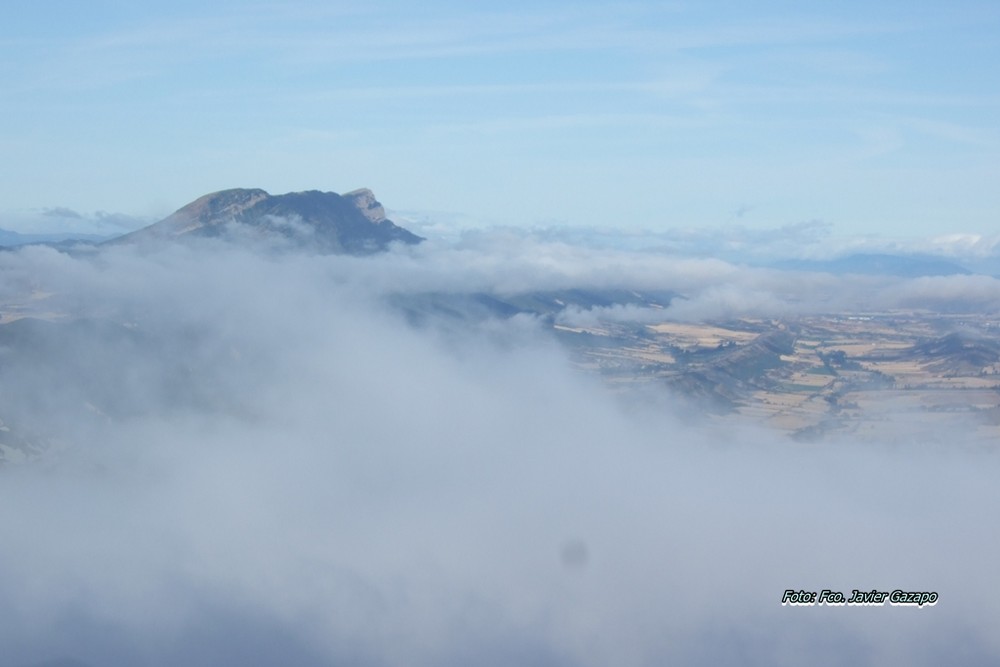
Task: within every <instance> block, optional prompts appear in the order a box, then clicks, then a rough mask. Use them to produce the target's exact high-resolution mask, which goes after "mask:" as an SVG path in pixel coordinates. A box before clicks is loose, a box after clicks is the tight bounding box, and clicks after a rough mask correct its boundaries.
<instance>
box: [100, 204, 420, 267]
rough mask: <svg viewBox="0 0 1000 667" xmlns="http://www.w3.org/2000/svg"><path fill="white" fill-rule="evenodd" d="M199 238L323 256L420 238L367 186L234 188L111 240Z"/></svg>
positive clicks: (369, 250)
mask: <svg viewBox="0 0 1000 667" xmlns="http://www.w3.org/2000/svg"><path fill="white" fill-rule="evenodd" d="M198 237H209V238H222V239H230V240H236V241H239V240H248V241H253V240H275V239H277V240H281V241H283V242H287V243H290V244H292V245H294V246H301V247H304V248H308V249H312V250H316V251H318V252H321V253H324V254H351V255H366V254H371V253H374V252H378V251H381V250H385V249H386V248H388V246H389V244H390V243H393V242H399V243H406V244H415V243H419V242H420V241H422V240H423V239H422V238H421V237H419V236H417V235H416V234H413V233H412V232H410V231H408V230H406V229H404V228H402V227H399V226H398V225H396V224H394V223H393V222H392V221H391V220H389V219H388V218H387V217H386V215H385V209H384V208H383V207H382V204H381V203H379V201H378V200H377V199H376V198H375V195H374V193H373V192H372V191H371V190H368V189H367V188H362V189H360V190H353V191H351V192H348V193H346V194H343V195H339V194H337V193H335V192H320V191H318V190H310V191H306V192H291V193H288V194H284V195H271V194H268V193H267V192H265V191H264V190H261V189H257V188H253V189H244V188H235V189H231V190H221V191H219V192H213V193H211V194H207V195H204V196H203V197H199V198H198V199H196V200H194V201H193V202H191V203H190V204H187V205H185V206H183V207H181V208H180V209H178V210H177V211H175V212H174V213H172V214H171V215H169V216H168V217H166V218H164V219H163V220H161V221H159V222H157V223H154V224H152V225H149V226H148V227H144V228H142V229H139V230H137V231H134V232H131V233H129V234H125V235H124V236H120V237H118V238H116V239H113V240H112V241H110V243H113V244H124V243H137V244H149V243H156V242H162V241H164V240H184V239H193V238H198Z"/></svg>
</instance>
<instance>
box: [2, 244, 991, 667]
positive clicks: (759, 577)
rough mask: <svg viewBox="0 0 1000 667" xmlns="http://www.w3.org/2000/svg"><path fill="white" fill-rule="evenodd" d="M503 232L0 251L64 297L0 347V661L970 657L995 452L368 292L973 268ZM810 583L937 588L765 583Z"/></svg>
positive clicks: (840, 292)
mask: <svg viewBox="0 0 1000 667" xmlns="http://www.w3.org/2000/svg"><path fill="white" fill-rule="evenodd" d="M508 241H509V242H508V244H507V245H504V244H498V243H496V240H495V239H493V240H491V242H490V243H489V244H486V243H483V244H481V245H476V244H470V243H467V244H465V245H463V246H459V247H447V248H445V247H440V246H438V247H435V246H434V245H433V244H425V246H424V247H418V248H414V249H405V250H404V249H399V250H398V251H396V252H392V253H387V254H384V255H381V256H377V257H371V258H363V259H358V258H347V257H312V256H299V255H292V254H281V255H277V256H265V255H258V254H252V253H247V252H243V251H240V250H236V249H232V248H222V247H206V248H202V249H198V248H184V247H176V248H170V249H166V250H163V251H160V252H156V253H151V254H150V253H147V254H139V253H135V252H133V251H132V250H130V249H128V248H115V249H111V250H108V251H104V252H101V253H99V254H95V255H93V256H88V257H82V258H72V257H69V256H67V255H65V254H59V253H56V252H54V251H51V250H47V249H39V248H28V249H24V250H21V251H18V252H14V253H4V254H2V255H0V303H3V304H8V306H9V305H10V304H23V303H24V302H25V298H26V297H29V296H31V295H32V294H33V295H34V296H35V297H36V298H35V300H34V301H29V302H28V303H29V305H30V306H31V307H32V308H34V309H35V311H37V312H42V311H43V310H52V311H57V312H61V313H66V314H68V315H69V316H70V317H71V318H82V317H86V318H89V320H88V321H83V322H77V325H76V326H70V325H68V324H63V325H60V328H59V333H53V334H51V336H50V337H49V338H44V339H43V338H39V336H42V337H44V336H46V335H49V334H44V333H43V334H39V333H38V331H36V330H30V331H29V332H28V334H29V335H30V336H31V337H32V338H31V340H32V341H36V343H37V345H41V346H42V347H41V348H37V347H36V348H32V349H40V350H42V351H41V352H39V353H38V355H37V356H36V357H35V358H32V359H28V360H25V359H24V358H23V355H20V356H19V355H14V354H12V353H11V351H12V350H15V349H16V350H23V349H25V348H24V347H17V346H19V345H21V343H16V344H15V343H11V342H8V343H6V348H5V349H3V350H0V353H2V354H0V360H2V365H0V387H2V390H0V391H2V396H3V404H2V405H0V411H2V412H0V418H2V419H3V420H4V422H5V424H6V425H7V426H8V427H10V428H11V432H14V431H15V430H19V431H20V432H21V433H22V434H23V433H27V432H30V433H31V434H32V436H33V437H37V438H38V439H40V440H44V441H45V442H47V443H49V444H50V448H51V450H52V452H53V453H51V454H50V455H49V456H48V457H46V458H44V459H43V460H41V461H37V462H35V463H32V464H27V465H20V466H13V465H11V466H7V467H5V468H2V469H0V508H2V509H0V544H2V546H0V600H3V603H2V604H0V646H3V647H4V648H3V657H2V658H0V664H3V665H12V666H19V667H20V666H27V665H45V664H48V665H56V664H61V665H68V664H73V665H91V666H94V667H97V666H101V665H119V664H145V665H177V664H187V665H215V664H244V665H273V664H284V665H339V664H352V665H408V666H409V665H467V664H482V665H607V664H617V665H662V664H672V663H679V664H706V665H730V664H731V665H737V664H739V665H746V664H761V665H765V664H766V665H795V664H802V663H804V662H807V663H810V664H819V665H826V664H830V665H838V664H851V665H857V664H877V665H882V664H907V663H908V664H918V665H920V664H926V665H936V664H941V663H942V662H959V663H962V664H969V665H974V664H983V665H985V664H995V663H996V661H997V659H998V657H1000V640H998V639H997V637H996V633H995V628H996V627H997V626H998V624H1000V601H998V600H997V599H996V596H995V594H994V593H995V586H994V585H993V584H994V583H995V575H994V574H993V571H994V569H995V565H994V563H995V561H996V557H997V553H998V547H1000V543H998V540H997V537H996V535H995V531H992V530H990V528H989V526H988V525H987V524H986V523H984V519H983V517H989V516H990V515H991V512H992V511H993V510H994V509H995V508H996V507H997V506H998V501H1000V491H998V489H997V486H996V484H995V480H996V479H997V475H998V473H1000V462H998V460H997V457H996V453H995V452H992V451H981V450H973V449H971V448H968V447H965V446H964V445H963V443H962V434H960V433H957V434H954V438H953V440H952V441H953V444H952V446H950V447H949V448H946V449H944V448H936V447H932V446H929V445H924V444H921V443H919V442H914V443H912V445H911V446H905V447H903V446H895V447H891V448H890V447H880V446H872V445H868V446H862V445H860V444H856V443H851V442H841V443H831V444H824V445H812V446H803V445H800V444H794V443H791V442H788V441H786V440H784V439H783V438H781V437H780V436H777V435H776V434H773V433H769V432H766V431H760V430H754V429H751V428H749V427H747V428H745V429H741V428H739V427H726V428H722V427H709V426H705V425H690V424H687V425H685V424H682V423H680V422H679V421H678V420H677V419H675V418H674V417H672V416H670V414H669V410H659V409H655V408H652V407H644V406H638V407H636V406H632V407H631V409H623V407H622V406H621V405H619V403H617V402H616V401H615V400H614V399H613V398H612V397H611V396H610V395H609V394H608V393H607V392H606V390H605V389H604V388H602V387H601V386H600V385H599V384H598V381H597V379H596V378H593V377H589V376H586V375H581V374H580V373H579V372H577V371H575V370H573V369H572V368H571V367H570V365H569V364H568V362H567V360H566V358H565V356H564V355H563V353H562V351H561V350H560V349H559V348H558V347H557V346H556V345H555V343H554V342H553V341H552V340H551V339H550V338H549V336H548V335H547V334H546V331H545V329H544V327H543V326H542V325H541V323H540V322H536V321H534V320H531V319H530V318H527V319H526V318H523V317H518V318H513V319H511V320H507V321H488V322H485V323H477V324H471V325H469V326H467V327H464V328H459V329H455V328H450V329H448V330H447V332H445V331H443V330H442V329H439V328H437V327H435V326H433V323H432V324H431V325H430V326H424V327H421V328H414V327H411V326H409V325H407V324H406V321H405V319H404V318H403V317H402V316H401V315H400V314H399V313H396V312H394V311H393V310H392V309H390V308H389V307H388V306H386V305H385V301H384V299H383V298H382V297H384V296H385V295H387V294H390V293H415V292H420V291H434V290H438V291H441V290H455V289H459V288H461V289H463V290H491V291H494V292H497V293H509V292H515V291H518V290H526V289H555V288H560V287H572V286H580V285H589V286H594V285H602V286H626V285H631V286H633V287H635V288H657V289H672V290H676V291H678V292H681V293H684V294H685V296H686V297H687V300H686V301H682V302H679V303H677V304H676V305H672V306H671V307H670V308H668V309H666V310H665V311H664V312H665V314H666V316H673V315H674V312H673V311H674V310H675V308H677V311H676V315H677V316H678V317H682V318H701V317H709V316H717V315H718V314H720V313H723V312H736V313H738V314H746V313H757V314H761V315H766V314H768V313H771V314H781V313H788V312H798V309H820V308H823V309H836V308H845V307H847V306H848V305H849V304H851V305H854V306H858V305H859V304H860V305H866V304H869V303H871V304H875V305H883V306H884V305H886V304H890V303H933V302H935V300H937V302H941V300H942V299H944V300H947V301H949V302H952V303H953V302H954V301H955V300H956V299H965V300H966V301H967V302H968V303H970V304H973V305H975V306H977V307H987V306H990V307H993V306H995V305H996V304H997V303H998V299H1000V287H998V285H997V281H995V280H993V279H988V278H981V277H980V278H977V277H954V278H941V279H933V280H932V279H926V280H923V281H899V280H888V279H873V278H857V279H836V278H833V277H831V276H823V275H813V276H808V277H802V276H800V277H797V278H796V279H794V280H789V274H782V273H781V272H776V271H762V270H752V269H746V268H741V267H738V266H734V265H730V264H726V263H724V262H719V261H711V260H701V261H697V260H685V261H676V260H668V259H664V258H662V257H660V256H657V255H652V254H634V253H631V254H630V253H624V252H610V251H596V250H584V249H580V248H577V247H574V246H569V245H566V244H561V243H550V244H538V243H534V242H528V241H525V240H524V239H509V240H508ZM44 295H51V296H48V297H47V298H44V299H43V298H40V297H42V296H44ZM753 295H756V296H755V297H754V296H753ZM13 324H14V325H16V324H18V322H14V323H13ZM11 326H13V325H5V327H4V328H5V329H8V330H9V327H11ZM38 341H41V342H40V343H39V342H38ZM824 588H829V589H832V590H839V591H843V592H845V593H846V594H847V595H848V596H849V595H850V593H851V590H852V589H861V590H871V589H873V588H876V589H878V590H889V591H891V590H893V589H896V588H900V589H903V590H914V591H936V592H937V593H938V595H939V598H940V599H939V602H938V603H937V604H936V605H935V606H933V607H924V608H921V609H916V608H906V607H895V606H889V605H885V606H879V607H826V606H815V607H790V606H784V607H783V606H782V605H781V597H782V594H783V592H784V591H785V589H796V590H798V589H805V590H809V591H811V590H816V591H819V590H821V589H824Z"/></svg>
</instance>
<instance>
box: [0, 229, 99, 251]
mask: <svg viewBox="0 0 1000 667" xmlns="http://www.w3.org/2000/svg"><path fill="white" fill-rule="evenodd" d="M107 238H108V237H107V236H102V235H100V234H72V233H65V234H59V233H54V234H22V233H20V232H12V231H10V230H7V229H0V246H3V247H5V248H14V247H17V246H22V245H33V244H45V245H60V244H67V243H75V242H78V241H82V242H85V243H99V242H101V241H105V240H107Z"/></svg>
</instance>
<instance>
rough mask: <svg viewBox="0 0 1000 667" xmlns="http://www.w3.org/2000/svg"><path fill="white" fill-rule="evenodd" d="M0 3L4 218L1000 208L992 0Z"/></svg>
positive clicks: (875, 224) (623, 224)
mask: <svg viewBox="0 0 1000 667" xmlns="http://www.w3.org/2000/svg"><path fill="white" fill-rule="evenodd" d="M5 9H6V11H5V16H4V20H3V22H0V147H2V155H3V158H4V159H3V167H2V169H3V171H2V173H0V176H2V178H0V227H3V228H8V229H18V228H21V229H25V230H27V229H28V228H31V229H33V230H35V231H39V230H40V229H41V228H43V227H46V226H47V227H48V228H54V227H59V226H70V227H72V226H73V225H77V226H78V227H80V228H83V227H85V226H90V227H95V226H100V224H104V225H105V227H106V228H107V227H108V226H109V225H113V224H123V225H127V224H128V223H127V220H128V218H127V217H123V216H118V217H116V216H111V215H107V214H104V215H103V217H102V216H101V215H99V214H98V212H114V213H121V214H124V216H138V217H140V218H157V217H161V216H163V215H166V214H167V213H169V212H171V211H172V210H174V209H176V208H178V207H180V206H181V205H183V204H185V203H187V202H188V201H190V200H192V199H194V198H196V197H198V196H200V195H201V194H204V193H207V192H211V191H215V190H219V189H224V188H230V187H262V188H264V189H266V190H268V191H270V192H273V193H280V192H287V191H293V190H304V189H322V190H332V191H336V192H345V191H347V190H351V189H354V188H357V187H362V186H366V187H370V188H372V189H373V190H374V191H375V192H376V194H377V195H378V197H379V198H380V199H381V200H382V201H383V203H385V204H386V206H387V207H389V208H390V209H402V210H410V211H431V212H434V211H441V212H460V213H463V214H465V215H467V216H470V217H471V219H477V220H482V221H486V222H491V223H498V224H509V225H527V226H532V225H585V226H597V227H618V228H622V229H627V230H635V229H650V230H663V229H668V228H692V227H694V228H714V227H725V226H726V225H741V226H746V227H749V228H758V227H759V228H777V227H781V226H786V225H796V224H801V223H806V222H809V221H821V222H823V223H827V224H829V225H831V226H832V229H834V230H836V232H837V233H841V234H873V233H874V234H882V235H888V236H906V235H941V234H948V233H955V232H974V233H981V234H990V233H996V231H997V228H998V227H1000V178H998V177H1000V67H997V63H1000V4H998V3H996V2H992V1H989V2H973V1H959V2H950V3H944V2H878V3H870V2H841V3H818V2H779V1H764V2H754V3H746V2H690V3H688V2H676V3H669V2H643V1H640V2H632V3H620V4H619V3H615V4H612V3H607V2H548V3H539V2H534V3H526V2H508V3H505V4H504V5H502V7H499V8H496V7H495V6H494V5H487V4H486V3H469V2H443V1H433V0H432V1H430V2H423V3H400V2H372V3H339V2H298V3H296V2H284V3H251V2H214V3H208V4H206V3H201V2H198V3H195V2H171V3H142V2H132V3H123V2H88V3H78V2H46V1H39V2H32V3H28V2H16V3H8V4H7V6H6V7H5ZM70 212H77V213H79V214H80V216H81V217H79V218H75V217H73V216H72V215H71V214H70ZM45 213H48V215H45ZM123 220H125V221H126V222H122V221H123Z"/></svg>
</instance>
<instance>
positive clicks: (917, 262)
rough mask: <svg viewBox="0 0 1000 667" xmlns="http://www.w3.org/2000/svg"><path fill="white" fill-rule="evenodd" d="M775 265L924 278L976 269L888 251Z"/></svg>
mask: <svg viewBox="0 0 1000 667" xmlns="http://www.w3.org/2000/svg"><path fill="white" fill-rule="evenodd" d="M774 266H775V268H779V269H786V270H791V271H816V272H822V273H833V274H837V275H842V274H845V273H854V274H862V275H885V276H899V277H901V278H920V277H923V276H953V275H967V274H969V273H972V272H971V271H969V270H968V269H966V268H965V267H963V266H960V265H959V264H956V263H955V262H951V261H948V260H947V259H942V258H941V257H934V256H932V255H890V254H884V253H862V254H855V255H847V256H845V257H839V258H837V259H827V260H807V259H800V260H786V261H782V262H777V263H776V264H775V265H774Z"/></svg>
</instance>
